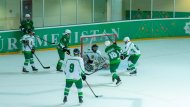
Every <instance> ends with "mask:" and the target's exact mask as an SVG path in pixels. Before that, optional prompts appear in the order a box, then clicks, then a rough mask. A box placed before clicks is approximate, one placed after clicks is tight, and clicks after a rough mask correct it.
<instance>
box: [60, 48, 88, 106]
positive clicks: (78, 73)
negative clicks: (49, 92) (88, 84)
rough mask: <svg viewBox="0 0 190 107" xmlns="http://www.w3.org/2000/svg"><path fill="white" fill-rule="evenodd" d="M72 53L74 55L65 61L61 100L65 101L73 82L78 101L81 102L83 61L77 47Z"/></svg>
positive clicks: (84, 76) (83, 76) (83, 75)
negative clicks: (64, 77) (64, 82)
mask: <svg viewBox="0 0 190 107" xmlns="http://www.w3.org/2000/svg"><path fill="white" fill-rule="evenodd" d="M73 54H74V57H71V58H68V60H67V62H66V68H65V74H66V85H65V91H64V99H63V102H64V103H66V102H67V96H68V95H69V91H70V88H71V87H72V85H73V83H75V86H76V87H77V89H78V98H79V103H83V92H82V87H83V84H82V80H86V75H85V69H84V61H83V59H82V58H81V57H80V51H79V49H77V48H76V49H74V50H73ZM81 77H82V79H81Z"/></svg>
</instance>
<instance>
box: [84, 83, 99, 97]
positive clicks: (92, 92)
mask: <svg viewBox="0 0 190 107" xmlns="http://www.w3.org/2000/svg"><path fill="white" fill-rule="evenodd" d="M84 81H85V82H86V84H87V85H88V87H89V88H90V90H91V91H92V93H93V94H94V96H95V97H96V98H98V97H102V95H96V94H95V93H94V91H93V90H92V88H91V86H90V85H89V84H88V82H87V81H86V80H84Z"/></svg>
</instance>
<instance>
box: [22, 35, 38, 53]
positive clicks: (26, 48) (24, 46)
mask: <svg viewBox="0 0 190 107" xmlns="http://www.w3.org/2000/svg"><path fill="white" fill-rule="evenodd" d="M23 40H25V41H28V43H29V44H28V45H29V46H28V45H27V44H24V43H22V51H31V49H32V48H33V47H35V42H34V36H30V35H28V34H26V35H24V36H23V37H22V39H21V40H20V41H21V42H22V41H23Z"/></svg>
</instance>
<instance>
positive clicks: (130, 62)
mask: <svg viewBox="0 0 190 107" xmlns="http://www.w3.org/2000/svg"><path fill="white" fill-rule="evenodd" d="M140 56H141V55H140V54H138V55H131V56H129V58H128V68H129V69H135V67H136V63H137V61H138V59H139V57H140Z"/></svg>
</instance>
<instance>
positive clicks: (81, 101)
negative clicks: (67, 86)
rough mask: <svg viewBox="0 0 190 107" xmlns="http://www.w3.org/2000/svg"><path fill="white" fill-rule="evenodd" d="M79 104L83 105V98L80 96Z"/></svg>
mask: <svg viewBox="0 0 190 107" xmlns="http://www.w3.org/2000/svg"><path fill="white" fill-rule="evenodd" d="M79 103H80V104H82V103H83V100H82V96H79Z"/></svg>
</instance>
